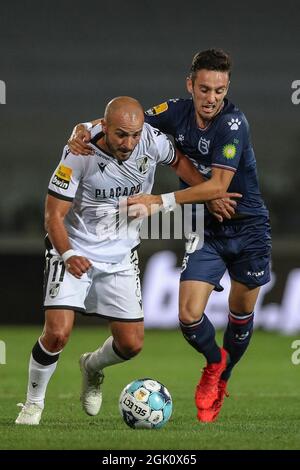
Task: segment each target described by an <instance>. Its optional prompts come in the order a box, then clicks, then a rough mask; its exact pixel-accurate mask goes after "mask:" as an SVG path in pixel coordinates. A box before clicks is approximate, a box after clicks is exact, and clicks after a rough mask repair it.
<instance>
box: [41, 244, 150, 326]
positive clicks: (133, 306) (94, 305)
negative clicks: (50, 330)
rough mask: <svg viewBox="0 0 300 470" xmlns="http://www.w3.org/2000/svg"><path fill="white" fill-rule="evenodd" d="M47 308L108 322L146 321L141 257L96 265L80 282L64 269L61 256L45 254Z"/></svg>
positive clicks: (45, 296) (45, 305) (135, 252)
mask: <svg viewBox="0 0 300 470" xmlns="http://www.w3.org/2000/svg"><path fill="white" fill-rule="evenodd" d="M44 308H45V310H48V309H64V310H75V311H77V312H81V313H86V314H96V315H99V316H101V317H103V318H107V319H109V320H120V321H122V320H123V321H142V320H143V318H144V315H143V308H142V297H141V285H140V279H139V269H138V254H137V251H136V250H135V251H133V252H132V253H130V254H129V255H128V257H126V258H125V259H124V261H123V262H122V263H111V264H110V263H94V262H93V266H92V267H91V268H90V269H89V271H88V272H87V273H85V274H83V275H82V277H81V278H80V279H77V278H76V277H74V276H72V274H70V273H69V272H68V271H66V269H65V265H64V263H63V261H62V259H61V257H60V256H56V255H51V254H50V253H49V252H46V267H45V280H44Z"/></svg>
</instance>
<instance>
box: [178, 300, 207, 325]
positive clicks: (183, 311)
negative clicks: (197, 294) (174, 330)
mask: <svg viewBox="0 0 300 470" xmlns="http://www.w3.org/2000/svg"><path fill="white" fill-rule="evenodd" d="M202 315H203V312H201V313H199V311H198V310H197V311H196V309H195V307H194V306H193V304H192V303H191V302H186V303H184V304H182V305H180V307H179V320H180V321H182V322H183V323H193V322H195V321H198V320H200V318H201V317H202Z"/></svg>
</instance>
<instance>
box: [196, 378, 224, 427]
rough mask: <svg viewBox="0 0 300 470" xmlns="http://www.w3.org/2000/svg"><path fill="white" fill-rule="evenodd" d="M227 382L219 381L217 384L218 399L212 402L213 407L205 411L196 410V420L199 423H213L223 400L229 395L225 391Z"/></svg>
mask: <svg viewBox="0 0 300 470" xmlns="http://www.w3.org/2000/svg"><path fill="white" fill-rule="evenodd" d="M226 386H227V382H226V381H225V380H222V379H220V381H219V384H218V389H219V393H218V398H217V400H216V401H215V402H214V404H213V406H212V407H211V408H209V409H207V410H202V409H199V410H198V415H197V418H198V419H199V421H202V422H203V423H212V422H213V421H215V420H216V419H217V417H218V415H219V413H220V411H221V408H222V405H223V402H224V398H225V397H229V393H228V392H227V390H226Z"/></svg>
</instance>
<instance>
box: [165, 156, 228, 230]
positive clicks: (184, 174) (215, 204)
mask: <svg viewBox="0 0 300 470" xmlns="http://www.w3.org/2000/svg"><path fill="white" fill-rule="evenodd" d="M171 167H172V168H173V170H174V171H175V173H176V175H177V176H178V177H179V178H181V179H182V180H183V181H185V182H186V183H187V184H188V185H189V186H194V185H197V184H201V183H204V182H205V181H206V180H205V179H204V178H203V176H202V175H201V173H200V172H199V171H198V170H197V169H196V168H195V166H194V165H193V163H192V162H191V160H190V159H189V158H187V157H186V156H185V155H183V154H182V153H181V152H180V151H179V150H178V149H177V150H176V160H175V162H174V163H173V164H172V165H171ZM206 206H207V208H208V210H209V211H210V212H211V213H212V214H213V215H214V216H215V217H216V218H217V219H218V220H219V222H222V221H223V219H224V218H226V219H231V217H232V216H233V214H234V213H235V207H236V201H235V200H234V199H230V198H222V199H214V200H211V201H207V203H206Z"/></svg>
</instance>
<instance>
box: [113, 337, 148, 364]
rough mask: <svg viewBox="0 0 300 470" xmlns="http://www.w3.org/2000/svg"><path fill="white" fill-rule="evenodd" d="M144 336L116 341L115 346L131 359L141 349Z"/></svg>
mask: <svg viewBox="0 0 300 470" xmlns="http://www.w3.org/2000/svg"><path fill="white" fill-rule="evenodd" d="M143 344H144V338H143V337H135V338H131V339H127V340H126V339H124V340H121V341H119V343H117V344H116V345H117V347H118V349H119V350H120V352H121V353H122V355H123V356H125V357H127V358H128V359H131V358H132V357H134V356H137V354H139V353H140V352H141V350H142V349H143Z"/></svg>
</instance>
